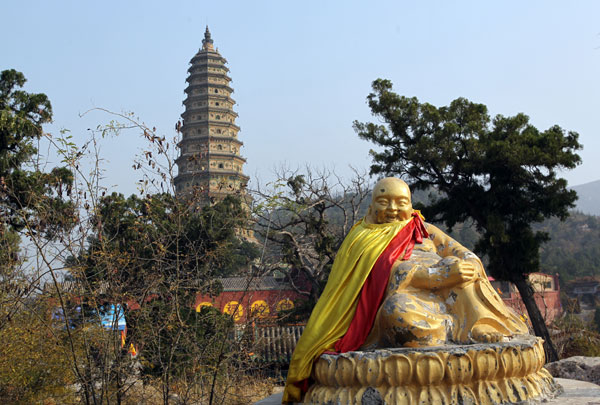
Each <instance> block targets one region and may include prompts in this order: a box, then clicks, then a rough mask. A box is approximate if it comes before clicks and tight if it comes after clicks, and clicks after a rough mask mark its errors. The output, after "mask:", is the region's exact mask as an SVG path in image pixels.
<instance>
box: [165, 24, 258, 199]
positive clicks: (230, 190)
mask: <svg viewBox="0 0 600 405" xmlns="http://www.w3.org/2000/svg"><path fill="white" fill-rule="evenodd" d="M226 63H227V60H226V59H225V58H224V57H222V56H221V54H220V53H219V51H218V49H215V48H214V47H213V40H212V38H211V35H210V31H209V30H208V27H206V32H205V33H204V40H203V41H202V48H201V49H200V50H199V51H198V53H196V55H194V57H193V58H192V60H191V61H190V64H191V66H190V68H189V69H188V73H189V76H188V78H187V82H188V86H187V88H186V89H185V93H186V95H187V97H186V99H185V100H184V101H183V104H184V106H185V112H184V113H183V114H181V117H182V119H183V121H182V122H180V123H178V125H177V129H178V130H179V131H180V132H181V142H180V143H179V147H180V155H179V158H178V159H177V160H176V163H177V167H178V174H177V176H176V177H175V191H176V193H177V195H178V196H181V197H188V196H189V197H191V196H194V198H195V199H196V200H197V203H198V204H199V205H200V206H205V205H209V204H212V203H214V202H216V201H219V200H221V199H223V198H225V196H227V195H230V194H235V195H240V196H245V187H246V185H247V183H248V179H249V178H248V176H246V175H244V173H243V171H242V166H243V165H244V163H245V162H246V160H245V159H244V158H243V157H242V156H241V155H240V149H241V147H242V145H243V143H242V142H241V141H240V140H239V139H238V133H239V132H240V127H238V126H237V125H236V124H235V119H236V118H237V113H236V112H235V111H233V105H234V104H235V101H234V100H233V99H232V98H231V94H232V93H233V89H232V88H231V87H230V86H229V84H230V82H231V78H230V77H229V76H228V72H229V69H228V68H227V67H226V66H225V64H226ZM243 198H244V197H243Z"/></svg>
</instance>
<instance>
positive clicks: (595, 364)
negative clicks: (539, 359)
mask: <svg viewBox="0 0 600 405" xmlns="http://www.w3.org/2000/svg"><path fill="white" fill-rule="evenodd" d="M544 367H545V368H546V369H547V370H548V371H549V372H550V374H552V376H553V377H557V378H568V379H571V380H579V381H587V382H591V383H594V384H598V385H600V357H584V356H573V357H569V358H567V359H562V360H559V361H555V362H554V363H548V364H546V365H545V366H544Z"/></svg>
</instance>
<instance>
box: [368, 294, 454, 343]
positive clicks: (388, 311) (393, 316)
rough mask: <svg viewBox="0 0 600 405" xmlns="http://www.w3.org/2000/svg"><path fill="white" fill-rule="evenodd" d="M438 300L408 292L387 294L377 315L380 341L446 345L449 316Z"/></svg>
mask: <svg viewBox="0 0 600 405" xmlns="http://www.w3.org/2000/svg"><path fill="white" fill-rule="evenodd" d="M439 309H440V308H437V305H435V303H431V302H426V301H423V300H421V299H418V298H416V297H415V296H414V295H412V294H408V293H396V294H393V295H391V296H389V297H387V298H386V299H385V300H384V302H383V305H382V306H381V310H380V312H379V315H378V321H379V327H380V329H379V330H380V331H381V335H382V336H381V337H380V341H381V342H382V343H383V344H384V345H391V346H396V347H397V346H412V347H415V346H435V345H440V344H444V343H445V342H446V339H447V334H448V330H449V327H448V316H446V315H444V314H443V313H442V312H439Z"/></svg>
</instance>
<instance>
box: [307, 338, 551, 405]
mask: <svg viewBox="0 0 600 405" xmlns="http://www.w3.org/2000/svg"><path fill="white" fill-rule="evenodd" d="M542 342H543V341H542V339H540V338H537V337H533V336H523V337H519V338H515V339H513V340H511V341H510V342H501V343H488V344H472V345H446V346H438V347H424V348H398V349H381V350H374V351H368V352H367V351H365V352H348V353H343V354H339V355H329V354H324V355H322V356H321V357H320V358H319V359H318V360H317V361H316V363H315V365H314V369H313V370H314V371H313V375H312V378H313V379H314V380H315V383H314V384H313V385H312V386H311V387H310V389H309V390H308V392H307V393H306V395H305V398H304V402H305V403H310V404H328V403H331V404H354V403H356V404H363V405H366V404H406V405H412V404H432V405H433V404H436V405H437V404H482V405H486V404H510V403H518V404H530V403H531V404H533V403H539V402H540V401H541V400H543V399H548V398H553V397H555V396H556V395H558V394H559V393H560V386H559V385H557V384H556V383H555V382H554V380H553V379H552V376H551V375H550V374H549V373H548V372H547V371H546V370H545V369H544V368H542V366H543V365H544V358H545V357H544V348H543V345H542Z"/></svg>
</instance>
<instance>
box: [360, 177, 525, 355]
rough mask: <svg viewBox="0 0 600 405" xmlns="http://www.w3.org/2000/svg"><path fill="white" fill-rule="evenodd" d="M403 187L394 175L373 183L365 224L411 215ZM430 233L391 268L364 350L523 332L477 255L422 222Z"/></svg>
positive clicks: (491, 338)
mask: <svg viewBox="0 0 600 405" xmlns="http://www.w3.org/2000/svg"><path fill="white" fill-rule="evenodd" d="M412 213H413V209H412V204H411V198H410V190H409V188H408V185H407V184H406V183H405V182H404V181H402V180H400V179H396V178H386V179H383V180H381V181H380V182H378V183H377V185H376V186H375V188H374V190H373V200H372V203H371V206H370V209H369V213H368V214H367V216H366V218H365V223H367V224H384V223H392V222H397V221H404V220H407V219H410V216H411V215H412ZM425 228H426V230H427V232H428V234H429V237H428V238H424V239H423V242H422V243H420V244H415V246H414V249H413V252H412V255H411V257H410V258H409V259H408V260H397V261H396V262H395V263H394V264H393V267H392V270H391V275H390V278H389V281H388V286H387V290H386V295H385V299H384V301H383V303H382V304H381V306H380V308H379V311H378V313H377V318H376V320H375V323H374V325H373V329H372V330H371V333H370V335H369V337H368V338H367V342H366V343H365V345H364V346H363V348H365V349H367V348H375V347H398V346H408V347H419V346H439V345H441V344H445V343H456V344H468V343H474V342H479V343H491V342H497V341H500V340H501V339H503V338H504V337H507V336H513V335H517V334H526V333H528V329H527V326H526V325H525V324H524V323H523V322H522V321H521V320H520V319H519V318H518V317H517V316H516V315H515V314H514V313H512V311H511V310H509V309H508V308H507V307H506V306H505V305H504V302H503V301H502V299H501V298H500V297H499V296H498V293H497V292H496V291H495V290H494V288H493V287H492V286H491V284H490V282H489V281H488V278H487V276H486V274H485V271H484V269H483V265H482V263H481V261H480V260H479V258H478V257H477V256H476V255H474V254H473V253H472V252H470V251H469V250H468V249H467V248H465V247H464V246H462V245H461V244H459V243H458V242H456V241H455V240H454V239H452V238H451V237H449V236H448V235H446V234H444V233H443V232H442V231H441V230H440V229H439V228H437V227H435V226H433V225H431V224H425Z"/></svg>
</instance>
